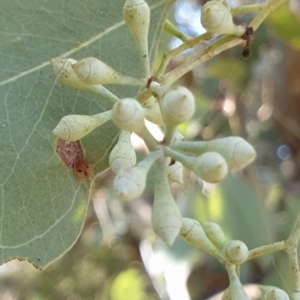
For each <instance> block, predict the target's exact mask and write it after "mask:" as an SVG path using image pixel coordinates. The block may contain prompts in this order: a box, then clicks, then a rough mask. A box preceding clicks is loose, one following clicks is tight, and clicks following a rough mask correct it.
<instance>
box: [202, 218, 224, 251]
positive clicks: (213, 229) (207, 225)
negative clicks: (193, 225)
mask: <svg viewBox="0 0 300 300" xmlns="http://www.w3.org/2000/svg"><path fill="white" fill-rule="evenodd" d="M201 225H202V228H203V230H204V232H205V234H206V235H207V237H208V238H209V240H210V241H211V242H212V243H213V244H214V245H215V246H216V247H217V248H218V249H219V250H222V249H223V247H224V245H225V243H226V239H225V235H224V232H223V230H222V228H221V227H220V225H218V224H217V223H214V222H202V223H201Z"/></svg>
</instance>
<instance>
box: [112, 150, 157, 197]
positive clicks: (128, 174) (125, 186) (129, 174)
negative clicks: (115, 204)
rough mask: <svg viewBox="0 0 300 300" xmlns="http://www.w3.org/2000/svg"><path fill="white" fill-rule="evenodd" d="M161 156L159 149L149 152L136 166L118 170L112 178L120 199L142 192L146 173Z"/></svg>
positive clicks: (136, 195) (137, 195)
mask: <svg viewBox="0 0 300 300" xmlns="http://www.w3.org/2000/svg"><path fill="white" fill-rule="evenodd" d="M161 156H162V152H161V151H155V152H151V153H150V154H149V155H148V156H146V157H145V159H144V160H142V161H141V162H139V163H138V164H137V165H136V166H134V167H132V168H128V169H125V170H120V171H119V172H118V174H117V175H116V177H115V179H114V190H115V191H116V193H117V194H118V196H119V197H120V199H122V200H128V201H130V200H133V199H135V198H137V197H139V196H140V195H141V194H142V192H143V191H144V189H145V185H146V178H147V174H148V172H149V170H150V168H151V166H152V165H153V163H154V162H155V161H156V160H157V159H158V158H159V157H161Z"/></svg>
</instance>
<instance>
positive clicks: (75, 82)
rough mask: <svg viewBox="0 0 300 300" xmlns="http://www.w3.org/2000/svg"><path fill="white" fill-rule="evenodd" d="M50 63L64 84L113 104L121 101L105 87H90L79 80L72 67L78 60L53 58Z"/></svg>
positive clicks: (58, 78)
mask: <svg viewBox="0 0 300 300" xmlns="http://www.w3.org/2000/svg"><path fill="white" fill-rule="evenodd" d="M50 63H51V64H52V67H53V71H54V74H55V75H56V78H57V80H58V81H59V82H61V83H62V84H64V85H67V86H70V87H72V88H75V89H79V90H87V91H89V92H92V93H95V94H97V95H99V96H101V97H103V98H105V99H107V100H109V101H112V102H113V103H115V102H116V101H118V100H119V99H118V97H117V96H116V95H114V94H113V93H112V92H110V91H109V90H108V89H106V88H105V87H104V86H102V85H88V84H85V83H83V82H82V81H81V80H79V78H78V76H77V75H76V73H75V72H74V70H73V67H72V66H73V65H75V64H76V63H77V60H75V59H72V58H53V59H50Z"/></svg>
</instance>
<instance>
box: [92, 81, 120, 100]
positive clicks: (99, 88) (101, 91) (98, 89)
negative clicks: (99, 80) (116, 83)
mask: <svg viewBox="0 0 300 300" xmlns="http://www.w3.org/2000/svg"><path fill="white" fill-rule="evenodd" d="M87 87H88V88H87V90H88V91H90V92H92V93H94V94H96V95H99V96H102V97H103V98H105V99H106V100H109V101H111V102H112V103H116V102H117V101H119V100H120V99H119V98H118V97H117V96H116V95H115V94H113V93H112V92H111V91H109V90H108V89H107V88H105V87H104V86H103V85H100V84H99V85H91V86H87Z"/></svg>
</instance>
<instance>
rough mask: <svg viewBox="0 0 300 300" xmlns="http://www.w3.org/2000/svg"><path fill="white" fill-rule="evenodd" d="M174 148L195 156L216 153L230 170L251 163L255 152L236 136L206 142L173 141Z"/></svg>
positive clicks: (241, 167)
mask: <svg viewBox="0 0 300 300" xmlns="http://www.w3.org/2000/svg"><path fill="white" fill-rule="evenodd" d="M174 146H175V148H176V149H178V150H181V151H186V152H190V153H193V154H196V155H200V154H203V153H205V152H207V151H213V152H217V153H219V154H220V155H222V156H223V157H224V159H225V160H226V162H227V164H228V167H229V168H230V169H236V170H239V169H243V168H245V167H246V166H247V165H248V164H249V163H251V162H252V161H253V160H254V158H255V156H256V152H255V150H254V148H253V147H252V146H251V145H250V144H249V143H248V142H247V141H245V140H244V139H242V138H241V137H238V136H231V137H227V138H221V139H215V140H212V141H208V142H186V141H180V140H179V141H175V144H174Z"/></svg>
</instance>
